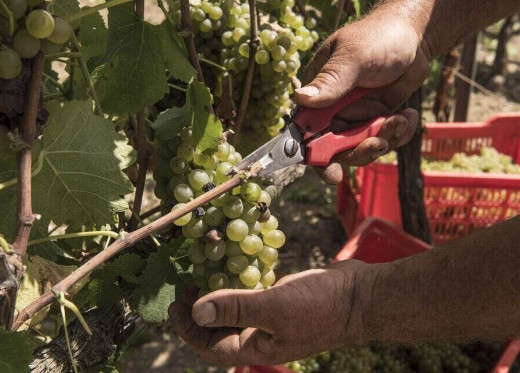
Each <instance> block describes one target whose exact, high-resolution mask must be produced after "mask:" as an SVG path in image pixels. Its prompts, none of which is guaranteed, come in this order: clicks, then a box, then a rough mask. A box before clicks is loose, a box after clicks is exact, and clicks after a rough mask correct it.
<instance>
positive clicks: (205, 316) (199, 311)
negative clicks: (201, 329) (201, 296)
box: [193, 302, 217, 326]
mask: <svg viewBox="0 0 520 373" xmlns="http://www.w3.org/2000/svg"><path fill="white" fill-rule="evenodd" d="M216 319H217V309H216V308H215V305H214V304H213V302H207V303H203V304H201V305H200V306H198V307H195V308H194V309H193V320H194V321H195V322H196V323H197V324H199V325H202V326H204V325H208V324H211V323H213V322H215V320H216Z"/></svg>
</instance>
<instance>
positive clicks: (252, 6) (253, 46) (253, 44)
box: [233, 0, 259, 145]
mask: <svg viewBox="0 0 520 373" xmlns="http://www.w3.org/2000/svg"><path fill="white" fill-rule="evenodd" d="M249 15H250V17H249V18H250V20H251V37H250V39H251V40H250V41H249V65H248V66H247V73H246V79H245V83H244V90H243V91H242V98H241V99H240V107H239V109H238V116H237V121H236V127H235V136H234V137H233V145H236V143H237V141H238V137H239V135H240V130H241V128H242V123H244V120H245V119H246V113H247V105H248V104H249V96H250V95H251V87H252V85H253V77H254V75H255V65H256V62H255V54H256V51H257V49H258V44H259V40H258V18H257V15H256V0H249Z"/></svg>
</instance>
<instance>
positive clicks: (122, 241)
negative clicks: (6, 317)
mask: <svg viewBox="0 0 520 373" xmlns="http://www.w3.org/2000/svg"><path fill="white" fill-rule="evenodd" d="M242 182H243V180H242V175H241V174H237V175H234V176H233V177H232V178H231V179H229V180H228V181H226V182H224V183H222V184H220V185H218V186H216V187H215V188H214V189H211V190H210V191H208V192H206V193H204V194H202V195H201V196H199V197H197V198H195V199H193V200H191V201H190V202H188V203H186V204H185V205H184V206H182V207H180V208H178V209H175V210H173V211H172V212H170V213H169V214H166V215H164V216H163V217H161V218H159V219H157V220H154V221H153V222H151V223H149V224H147V225H145V226H143V227H141V228H139V229H137V230H135V231H133V232H130V233H126V232H123V234H121V235H120V236H119V238H118V239H116V240H115V241H114V242H113V243H112V244H111V245H110V246H109V247H107V248H106V249H105V250H103V251H101V252H100V253H98V254H97V255H95V256H94V257H92V258H91V259H90V260H88V261H87V262H86V263H85V264H83V265H82V266H81V267H79V268H78V269H77V270H75V271H74V272H72V273H71V274H70V275H69V276H67V277H65V278H64V279H63V280H61V281H60V282H58V283H57V284H56V285H54V286H53V288H52V290H49V291H48V292H46V293H45V294H43V295H42V296H41V297H39V298H38V299H36V300H35V301H33V302H32V303H30V304H29V305H28V306H27V307H25V308H23V309H22V310H21V311H20V312H19V313H18V316H17V317H16V320H15V321H14V323H13V327H12V330H17V329H18V328H19V327H20V326H21V325H22V324H23V323H24V322H25V321H27V320H29V319H30V318H31V317H32V316H33V315H34V314H35V313H36V312H38V311H39V310H41V309H42V308H43V307H45V306H47V305H49V304H51V303H52V301H53V299H54V298H55V295H54V294H56V293H57V292H59V291H67V290H68V289H70V288H71V287H72V286H73V285H74V284H75V283H76V282H78V281H79V280H81V279H82V278H83V277H85V276H87V275H89V274H90V273H91V272H92V271H93V270H94V269H96V268H97V267H98V266H99V265H101V264H103V263H105V262H106V261H108V260H109V259H110V258H113V257H114V256H115V255H117V254H118V253H120V252H121V251H123V250H124V249H126V248H128V247H130V246H132V245H134V244H135V243H137V242H138V241H140V240H142V239H143V238H145V237H148V236H149V235H150V234H152V233H154V232H156V231H158V230H160V229H162V228H164V227H166V226H168V225H170V224H172V222H173V221H175V220H177V219H179V218H180V217H182V216H183V215H186V214H187V213H189V212H191V211H193V210H195V209H197V208H198V207H200V206H202V205H204V204H206V203H208V202H209V201H211V200H212V199H214V198H216V197H218V196H220V195H221V194H223V193H226V192H227V191H228V190H231V189H233V188H236V187H237V186H239V185H240V184H242Z"/></svg>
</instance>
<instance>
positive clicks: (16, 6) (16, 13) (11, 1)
mask: <svg viewBox="0 0 520 373" xmlns="http://www.w3.org/2000/svg"><path fill="white" fill-rule="evenodd" d="M4 4H5V5H6V6H7V8H9V11H10V12H11V15H12V16H13V19H15V20H17V19H19V18H22V17H23V16H24V15H25V11H26V10H27V2H26V0H4ZM0 15H2V16H3V17H5V18H7V12H5V11H4V9H3V7H0Z"/></svg>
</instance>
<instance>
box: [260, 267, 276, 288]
mask: <svg viewBox="0 0 520 373" xmlns="http://www.w3.org/2000/svg"><path fill="white" fill-rule="evenodd" d="M275 281H276V275H275V274H274V271H273V270H272V269H270V270H268V271H266V272H265V273H262V278H261V279H260V283H261V284H262V286H263V287H265V288H267V287H269V286H272V285H273V284H274V282H275Z"/></svg>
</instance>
